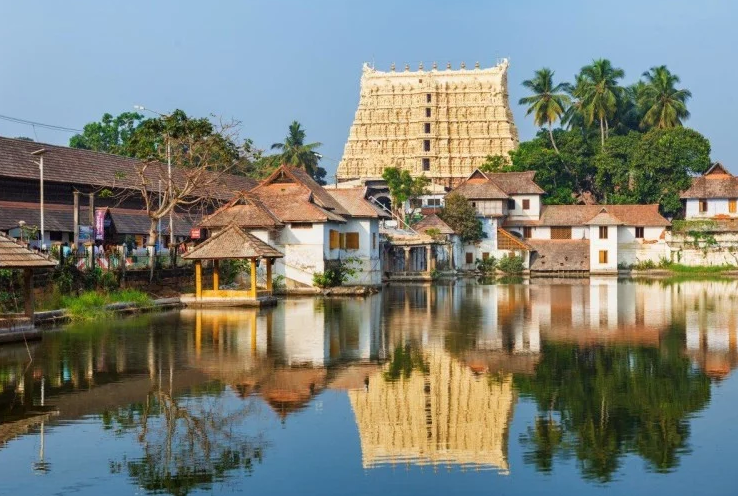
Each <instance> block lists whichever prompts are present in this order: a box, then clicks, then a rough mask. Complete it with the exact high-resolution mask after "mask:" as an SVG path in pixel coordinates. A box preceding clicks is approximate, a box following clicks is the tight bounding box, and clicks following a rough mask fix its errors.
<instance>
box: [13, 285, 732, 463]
mask: <svg viewBox="0 0 738 496" xmlns="http://www.w3.org/2000/svg"><path fill="white" fill-rule="evenodd" d="M736 290H738V283H736V282H681V283H675V284H668V283H661V282H654V283H650V284H643V283H632V282H622V281H621V282H618V281H616V280H614V279H610V278H603V279H597V278H591V279H589V280H573V281H572V280H569V281H557V280H536V281H535V284H525V283H523V284H489V285H478V284H476V283H474V282H466V281H457V282H456V283H455V284H448V285H444V284H439V285H422V284H418V285H402V286H390V287H388V288H386V289H385V290H384V291H383V292H382V293H381V294H379V295H375V296H372V297H369V298H366V299H355V298H345V299H344V298H340V299H312V298H305V299H289V300H286V301H284V302H282V303H281V304H280V305H279V306H278V307H276V308H273V309H263V310H252V309H220V310H217V309H206V310H183V311H181V312H175V313H171V314H165V315H150V316H145V317H141V318H136V319H126V320H120V321H113V322H110V323H106V324H105V325H104V326H100V325H99V324H98V325H97V327H94V326H90V327H85V326H77V327H76V328H75V329H74V331H73V332H60V333H50V334H47V336H46V337H45V338H44V340H43V341H42V342H40V343H36V344H34V345H32V347H31V349H30V352H31V354H32V356H33V361H32V362H31V363H30V364H29V360H28V351H26V349H25V347H23V346H20V347H17V346H15V347H2V348H0V386H1V387H2V389H1V390H0V447H1V446H3V445H4V444H6V443H7V442H8V441H9V440H10V439H12V438H13V437H15V436H18V435H21V434H23V433H25V432H38V431H39V428H40V426H41V425H42V423H43V425H44V429H45V430H46V431H47V432H48V430H49V429H50V428H53V427H54V426H55V425H58V423H59V422H60V421H67V420H75V419H80V418H82V417H85V416H89V415H97V416H99V417H100V418H101V419H102V421H103V422H104V423H106V425H107V424H110V425H111V426H113V425H114V424H116V422H118V424H121V423H125V422H127V421H125V422H124V420H123V417H122V416H121V415H120V411H121V409H124V408H126V407H128V406H129V405H142V404H146V402H147V399H149V398H150V394H151V393H152V391H153V392H157V393H158V394H159V397H161V398H166V401H167V402H168V403H167V404H169V403H171V404H172V405H174V406H173V408H180V407H182V405H181V404H179V403H177V402H176V401H175V400H177V399H178V398H186V397H190V396H192V395H193V394H195V393H193V391H199V392H198V393H197V394H207V395H210V396H212V397H217V398H221V399H222V400H223V401H227V400H228V398H231V399H233V398H237V401H238V402H239V403H238V404H239V405H242V406H243V408H246V405H247V404H248V403H249V402H251V401H254V400H256V401H261V400H263V402H264V404H266V405H269V407H270V408H271V409H272V410H273V411H274V412H276V414H277V415H278V416H279V417H280V418H281V419H282V420H283V421H285V422H288V421H289V420H290V415H291V414H292V413H294V412H297V411H299V410H301V409H303V408H305V407H306V406H307V405H309V404H310V403H311V401H313V400H314V398H315V397H316V396H317V395H319V394H320V393H321V392H322V391H325V390H327V389H335V390H342V391H347V394H348V397H349V399H350V404H351V408H352V411H353V414H354V416H355V420H356V424H357V426H358V431H359V436H358V437H359V441H360V443H361V448H362V463H363V466H364V467H366V468H375V467H382V466H386V465H387V464H417V465H421V466H423V465H430V466H444V467H446V466H459V467H461V468H476V469H495V470H498V471H500V472H502V473H505V472H507V471H508V470H510V466H509V460H508V458H507V452H508V443H509V439H508V437H509V435H508V432H509V425H510V422H511V419H512V416H513V412H514V411H515V406H516V402H517V401H518V397H519V396H518V395H520V396H521V397H526V398H530V399H532V400H533V401H535V402H536V403H537V404H538V410H539V417H538V418H537V419H536V421H535V424H534V425H532V426H531V429H533V431H531V433H529V436H528V438H529V439H531V440H535V441H531V443H532V444H531V446H532V447H531V448H530V453H529V454H530V457H532V458H531V459H535V461H534V462H532V463H535V464H536V466H537V467H538V468H539V469H541V470H544V469H545V467H546V466H550V463H551V460H552V457H555V453H557V452H560V449H563V448H554V447H551V446H549V445H548V444H546V443H549V444H551V443H552V441H551V439H550V437H551V436H552V435H553V434H552V433H554V434H556V435H557V436H558V435H560V436H564V437H565V436H567V435H568V436H575V437H576V439H577V440H581V439H583V438H580V437H579V434H580V433H579V431H578V429H579V427H581V426H583V425H585V424H586V423H587V422H591V423H592V425H600V420H601V419H600V415H601V413H600V412H601V411H602V412H604V411H609V412H610V413H609V417H607V418H608V419H610V420H614V419H616V418H617V419H619V420H622V424H618V425H613V424H609V425H605V423H603V424H602V426H603V429H602V431H601V432H600V433H599V434H601V436H602V437H601V438H597V437H595V438H590V439H595V440H596V442H600V441H601V442H602V443H603V446H604V445H605V444H606V443H608V442H611V441H612V439H617V443H615V445H616V446H618V449H615V450H614V451H613V452H612V453H609V454H602V453H595V454H592V455H591V457H589V458H587V457H588V456H589V455H588V454H587V453H590V454H591V453H594V451H593V450H595V446H585V445H582V446H580V447H581V449H582V450H583V451H582V453H577V454H576V456H580V455H581V456H582V457H583V459H584V460H589V461H591V460H596V459H598V458H597V456H600V455H602V456H601V458H599V459H601V460H605V461H607V462H608V463H609V462H612V460H617V458H618V457H619V456H622V454H623V453H624V452H628V451H629V450H636V451H637V449H645V448H642V447H643V446H646V445H648V443H646V442H645V441H643V437H641V438H639V439H640V441H639V442H641V443H642V444H641V445H640V446H641V448H635V447H633V446H634V445H633V444H632V443H633V442H635V441H634V439H635V438H636V437H637V436H645V435H646V434H644V432H643V431H640V430H638V429H635V430H634V428H633V425H636V424H638V425H640V424H639V422H641V424H642V419H643V418H647V419H650V420H653V421H654V422H655V421H663V425H670V426H673V432H674V433H677V434H678V436H677V435H676V434H675V435H674V436H675V437H674V438H673V439H661V438H659V436H657V435H656V434H655V433H648V436H651V437H649V438H648V439H653V440H654V441H653V443H652V444H651V445H649V446H651V448H652V451H651V452H647V454H643V456H644V457H650V458H648V459H650V460H654V462H653V463H654V465H655V466H656V467H660V468H664V469H668V468H670V467H672V466H673V464H674V463H676V460H677V458H678V457H677V455H676V454H675V453H678V452H679V450H682V449H684V443H685V442H686V439H687V433H688V425H687V424H686V423H685V422H686V419H687V418H688V416H689V415H690V414H691V413H693V412H694V411H697V410H698V409H699V408H701V407H702V406H704V405H705V404H706V402H707V401H708V400H709V381H708V382H705V377H709V378H712V379H724V378H725V377H727V376H728V375H729V374H730V373H731V371H732V370H733V369H735V367H736V364H737V363H738V350H737V348H736V341H737V338H738V315H737V314H736V312H738V306H737V305H736V304H735V296H734V295H735V294H738V291H736ZM572 357H574V358H576V360H574V359H573V358H572ZM598 360H600V361H601V363H602V364H604V365H602V367H603V368H602V369H598V368H597V367H596V366H595V365H596V364H597V363H599V362H597V361H598ZM615 371H618V373H621V375H620V376H618V377H620V378H622V377H630V380H631V382H623V383H617V382H608V381H611V379H612V378H613V377H614V376H613V374H614V373H615ZM598 374H599V375H598ZM595 379H599V380H601V381H602V383H597V384H595V383H594V382H593V381H594V380H595ZM577 381H578V382H577ZM649 381H651V382H649ZM628 384H631V386H628ZM632 384H636V385H643V386H644V387H645V386H646V385H650V386H651V387H652V388H653V390H654V391H659V392H660V394H663V396H662V397H655V396H653V395H651V393H648V392H645V391H641V390H639V393H638V394H642V395H643V396H642V397H641V398H640V404H642V405H651V406H653V408H654V411H662V410H663V411H668V412H669V415H670V416H669V417H668V418H666V419H664V418H661V417H658V418H656V417H653V416H652V415H651V413H648V412H646V413H644V412H643V411H641V410H639V409H638V408H636V407H635V406H633V405H632V404H627V405H624V404H622V403H619V402H621V401H623V399H622V397H621V396H622V395H621V396H619V395H618V394H616V393H617V389H618V388H620V387H622V388H626V389H628V388H632V387H633V386H632ZM706 384H707V385H708V386H707V387H706ZM564 386H566V387H564ZM569 386H571V387H572V388H575V387H579V388H580V389H581V390H583V391H588V393H587V394H589V395H590V396H592V397H591V398H590V397H589V396H587V395H585V396H577V395H578V393H577V391H578V390H576V389H571V390H568V389H567V387H569ZM582 388H583V389H582ZM597 388H604V389H597ZM629 390H630V389H629ZM567 391H568V392H567ZM593 391H594V392H593ZM162 393H165V395H164V396H162ZM233 393H235V396H234V394H233ZM42 394H43V397H44V399H43V401H42V399H41V398H42ZM632 394H635V393H632ZM595 396H597V397H596V398H595ZM603 398H604V399H605V401H604V403H603ZM657 400H658V402H657ZM157 401H158V400H157ZM162 401H163V400H162ZM649 402H650V403H649ZM175 403H177V404H176V405H175ZM657 404H658V405H666V406H664V407H663V408H662V407H657V406H655V405H657ZM603 405H604V406H603ZM623 412H626V413H623ZM139 414H140V412H138V413H134V414H133V417H134V418H138V417H136V415H139ZM619 415H620V417H618V416H619ZM639 415H641V416H644V415H645V417H638V416H639ZM603 418H604V417H603ZM634 419H641V420H638V421H637V422H636V420H634ZM130 425H131V427H130V428H136V424H135V422H133V423H132V424H130ZM605 427H607V428H605ZM542 433H546V435H543V434H542ZM607 436H612V438H609V437H607ZM554 437H555V436H554ZM677 437H678V438H679V440H677V439H676V438H677ZM544 438H546V439H548V441H545V442H544ZM570 441H571V440H570ZM592 442H595V441H592ZM629 443H631V444H629ZM553 444H555V443H553ZM557 446H558V445H557ZM557 450H559V451H557ZM43 461H44V464H45V463H48V462H49V460H48V457H46V458H45V459H44V460H43ZM51 462H52V464H51V465H50V466H52V467H53V461H51ZM582 463H584V462H582ZM603 463H604V462H603ZM616 465H617V464H615V465H613V466H616ZM611 470H613V468H612V466H611V465H607V464H605V465H603V466H599V467H595V469H593V472H592V473H593V474H595V475H594V476H595V477H600V476H601V475H602V474H604V475H605V476H607V475H608V474H611V473H612V472H611Z"/></svg>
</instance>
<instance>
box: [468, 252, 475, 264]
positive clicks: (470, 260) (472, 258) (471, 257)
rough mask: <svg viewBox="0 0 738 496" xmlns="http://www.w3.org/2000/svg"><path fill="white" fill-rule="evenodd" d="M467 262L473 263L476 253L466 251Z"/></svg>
mask: <svg viewBox="0 0 738 496" xmlns="http://www.w3.org/2000/svg"><path fill="white" fill-rule="evenodd" d="M466 263H468V264H472V263H474V254H473V253H471V252H466Z"/></svg>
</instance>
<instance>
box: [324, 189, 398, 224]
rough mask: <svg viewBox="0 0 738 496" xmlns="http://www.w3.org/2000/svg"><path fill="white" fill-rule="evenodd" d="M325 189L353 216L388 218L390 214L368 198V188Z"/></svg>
mask: <svg viewBox="0 0 738 496" xmlns="http://www.w3.org/2000/svg"><path fill="white" fill-rule="evenodd" d="M325 190H326V191H327V192H328V194H330V195H331V196H332V197H333V199H334V200H336V201H337V202H338V203H339V204H340V205H341V206H342V207H343V208H344V209H345V210H346V211H347V212H348V214H349V215H350V216H351V217H364V218H372V219H379V218H383V219H388V218H390V216H389V214H387V213H386V212H385V211H383V210H381V209H380V208H379V207H377V206H375V205H374V204H373V203H372V202H370V201H369V200H367V199H366V188H330V187H326V188H325Z"/></svg>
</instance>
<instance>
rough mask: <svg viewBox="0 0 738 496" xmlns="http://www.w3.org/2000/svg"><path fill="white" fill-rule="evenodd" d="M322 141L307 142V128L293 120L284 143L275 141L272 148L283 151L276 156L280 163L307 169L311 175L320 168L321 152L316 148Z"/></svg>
mask: <svg viewBox="0 0 738 496" xmlns="http://www.w3.org/2000/svg"><path fill="white" fill-rule="evenodd" d="M320 146H321V143H309V144H307V145H306V144H305V130H304V129H303V128H302V126H301V125H300V123H299V122H297V121H292V124H290V130H289V133H288V134H287V137H286V138H285V140H284V143H274V144H273V145H272V147H271V148H272V150H280V151H281V153H280V154H279V155H276V156H275V159H276V160H278V161H279V164H287V165H291V166H293V167H299V168H301V169H305V171H306V172H307V173H308V174H310V175H311V176H315V172H316V171H317V169H318V160H320V154H318V153H317V152H316V151H315V149H316V148H318V147H320Z"/></svg>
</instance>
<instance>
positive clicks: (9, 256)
mask: <svg viewBox="0 0 738 496" xmlns="http://www.w3.org/2000/svg"><path fill="white" fill-rule="evenodd" d="M55 266H56V262H54V261H53V260H49V259H48V258H46V257H44V256H43V255H41V254H39V253H35V252H33V251H31V250H29V249H28V248H25V247H23V246H21V245H19V244H18V243H16V242H15V241H14V240H13V239H12V238H9V237H7V236H5V235H3V234H0V269H43V268H50V267H55Z"/></svg>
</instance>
